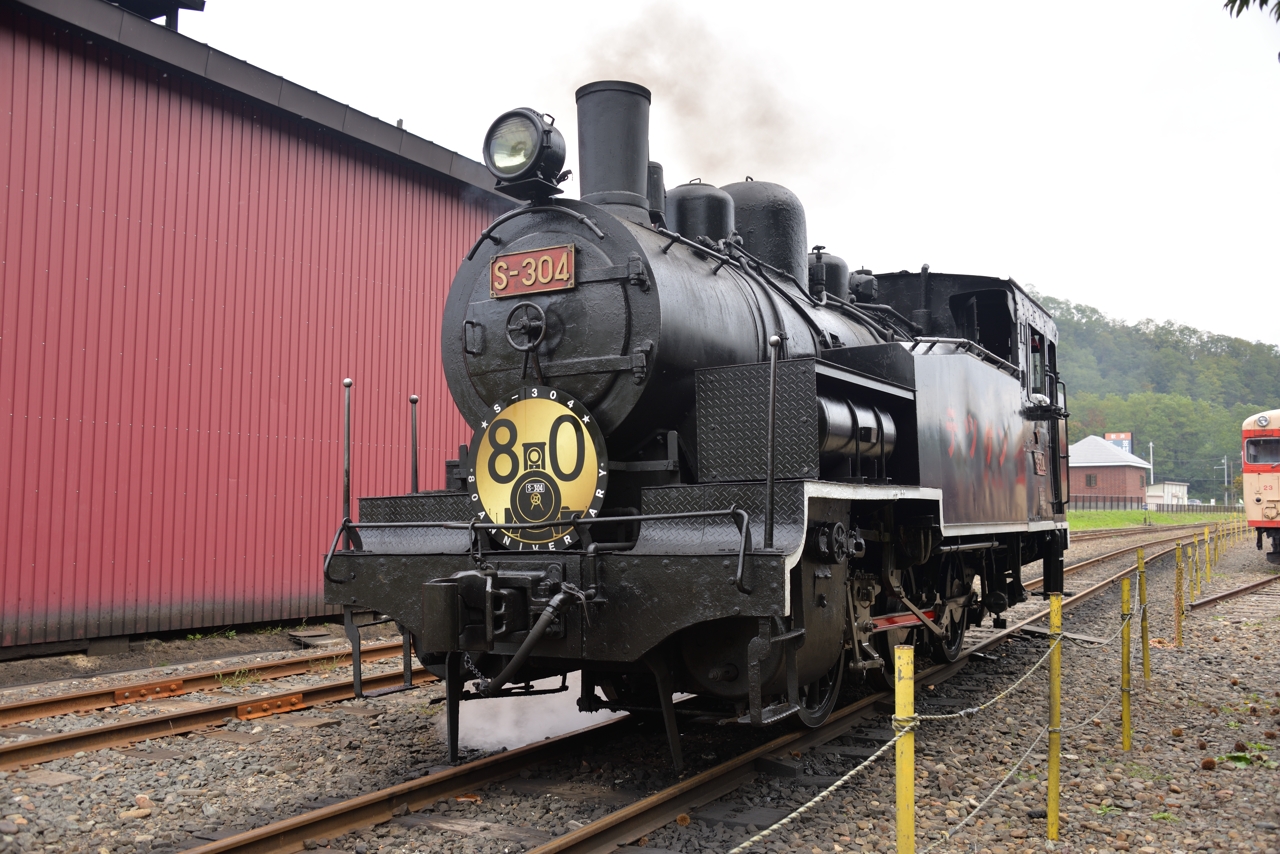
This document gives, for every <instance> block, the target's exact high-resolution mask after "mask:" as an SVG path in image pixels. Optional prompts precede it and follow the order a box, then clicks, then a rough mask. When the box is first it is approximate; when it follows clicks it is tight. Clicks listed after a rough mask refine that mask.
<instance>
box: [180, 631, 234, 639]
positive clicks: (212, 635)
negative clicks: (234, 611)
mask: <svg viewBox="0 0 1280 854" xmlns="http://www.w3.org/2000/svg"><path fill="white" fill-rule="evenodd" d="M235 636H236V630H235V629H224V630H222V631H220V632H210V633H209V634H207V635H205V634H201V633H200V632H192V633H191V634H189V635H187V640H189V641H198V640H205V639H206V638H227V639H228V640H231V639H233V638H235Z"/></svg>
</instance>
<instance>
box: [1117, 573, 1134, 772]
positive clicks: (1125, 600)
mask: <svg viewBox="0 0 1280 854" xmlns="http://www.w3.org/2000/svg"><path fill="white" fill-rule="evenodd" d="M1129 605H1130V603H1129V579H1127V578H1122V579H1120V621H1121V622H1120V746H1121V747H1122V748H1123V749H1124V750H1125V751H1126V752H1127V751H1128V750H1129V748H1130V747H1132V746H1133V744H1132V738H1131V735H1130V731H1129V712H1130V710H1129V693H1130V688H1131V686H1130V684H1129V650H1130V648H1131V647H1130V637H1129V616H1130V614H1131V611H1130V610H1129Z"/></svg>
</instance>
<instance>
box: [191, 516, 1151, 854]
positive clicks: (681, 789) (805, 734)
mask: <svg viewBox="0 0 1280 854" xmlns="http://www.w3.org/2000/svg"><path fill="white" fill-rule="evenodd" d="M1171 539H1176V536H1169V537H1166V538H1163V539H1160V540H1156V541H1154V542H1151V543H1146V544H1143V545H1144V546H1149V545H1158V544H1159V543H1162V542H1167V541H1168V540H1171ZM1137 547H1138V546H1130V547H1128V548H1125V549H1122V550H1119V551H1114V552H1110V553H1108V554H1106V555H1101V556H1099V557H1095V558H1091V559H1089V560H1087V561H1081V562H1080V563H1077V564H1074V565H1073V566H1071V567H1068V568H1067V569H1066V570H1065V572H1066V573H1067V574H1072V575H1078V574H1079V573H1081V572H1083V571H1085V570H1086V569H1088V568H1090V567H1095V566H1097V565H1099V564H1101V563H1103V562H1105V561H1109V560H1114V559H1116V558H1117V557H1121V556H1123V555H1125V554H1127V553H1129V552H1132V551H1133V550H1134V548H1137ZM1173 551H1174V549H1173V548H1167V549H1164V550H1162V551H1160V552H1156V553H1153V554H1150V555H1148V556H1147V561H1148V563H1149V564H1150V563H1151V562H1153V561H1156V560H1159V559H1160V558H1162V557H1165V556H1167V555H1170V554H1172V553H1173ZM1136 571H1137V565H1136V564H1134V565H1131V566H1128V567H1126V568H1124V569H1122V570H1121V571H1119V572H1116V573H1113V574H1110V575H1107V576H1105V577H1103V578H1102V579H1101V580H1098V581H1096V582H1094V583H1092V584H1090V585H1089V586H1088V587H1086V588H1085V589H1083V590H1081V591H1080V592H1078V593H1075V594H1073V595H1071V596H1070V597H1069V598H1067V599H1065V600H1064V602H1063V607H1064V608H1072V607H1075V606H1076V605H1078V604H1079V603H1081V602H1084V601H1086V600H1088V599H1090V598H1092V597H1093V596H1096V595H1098V594H1099V593H1101V592H1102V591H1104V590H1106V589H1107V588H1109V587H1110V586H1112V585H1113V584H1116V583H1118V582H1119V580H1120V579H1122V578H1124V577H1126V576H1128V575H1130V574H1132V573H1134V572H1136ZM1035 584H1036V582H1028V583H1027V586H1028V587H1032V586H1035ZM1006 614H1007V615H1009V617H1011V619H1009V624H1008V626H1007V627H1006V628H1004V629H999V630H991V631H989V632H985V633H981V634H979V635H978V636H976V637H974V636H972V635H971V641H970V642H969V643H968V645H967V646H966V649H965V650H964V651H963V652H962V653H961V656H960V658H959V659H957V661H956V662H954V663H952V664H946V665H940V666H934V667H930V668H927V669H924V670H922V671H921V672H919V673H918V674H917V675H916V680H917V682H920V681H924V680H928V681H929V682H930V683H937V682H939V681H942V680H944V679H946V678H948V677H950V676H953V675H954V674H956V673H958V672H959V671H960V670H961V669H962V668H963V667H964V665H965V663H966V661H967V659H968V658H970V657H971V656H973V655H974V654H975V653H979V652H983V651H985V650H988V649H990V648H992V647H994V646H996V645H998V644H1000V643H1001V642H1003V641H1004V640H1005V639H1007V638H1008V637H1009V636H1010V635H1012V634H1013V633H1015V632H1018V631H1020V630H1022V629H1024V628H1026V627H1028V626H1031V625H1032V624H1034V623H1036V622H1038V621H1040V620H1043V619H1045V618H1046V617H1047V615H1048V609H1047V607H1044V606H1043V605H1042V603H1037V602H1036V601H1035V600H1030V601H1028V602H1024V603H1022V604H1021V605H1018V606H1015V607H1014V608H1011V609H1010V610H1009V611H1007V612H1006ZM975 634H978V633H975ZM890 699H891V696H890V694H889V693H888V692H880V693H876V694H872V695H870V696H867V697H864V698H862V699H860V700H858V701H857V702H855V703H852V704H850V705H847V706H844V707H842V708H840V709H837V710H836V711H835V712H833V713H832V715H831V717H830V718H829V719H828V720H827V722H826V723H824V724H823V725H822V726H820V727H817V728H814V729H808V730H803V731H796V732H789V733H785V734H782V735H779V736H778V737H777V738H774V739H772V740H770V741H768V742H766V743H764V744H761V745H759V746H757V747H754V748H752V749H750V750H748V751H746V752H744V753H742V754H740V755H739V756H736V757H734V758H733V759H730V760H728V761H725V762H722V763H721V764H719V765H717V766H715V767H713V768H710V769H707V770H705V771H702V772H701V773H698V774H695V775H694V776H692V777H690V778H688V779H686V780H682V781H680V782H678V783H676V784H675V785H673V786H671V787H668V788H666V789H663V790H661V791H659V792H656V793H654V794H652V795H649V796H648V797H645V798H641V799H640V800H638V801H636V802H634V803H631V804H629V805H627V806H624V807H622V808H621V809H618V810H616V811H614V812H612V813H610V814H608V815H606V816H604V817H602V818H599V819H597V820H595V821H592V822H590V823H588V824H585V825H583V826H582V827H580V828H578V829H576V830H571V831H570V832H568V833H565V834H564V835H562V836H559V837H556V838H554V839H551V840H549V841H547V842H545V843H544V844H542V845H541V846H540V847H538V848H536V849H534V851H535V854H563V852H572V854H586V853H587V852H611V851H614V850H615V849H616V847H617V846H618V845H623V844H626V843H628V842H631V841H633V840H635V839H637V838H639V837H640V836H642V835H643V834H645V833H647V832H649V831H651V830H653V829H655V828H657V827H661V826H662V825H664V824H666V823H668V822H669V821H671V820H673V819H674V818H676V817H677V816H679V815H681V814H687V813H689V812H690V811H691V810H693V809H695V808H697V807H698V806H701V805H704V804H707V803H709V802H710V801H714V800H715V799H717V798H719V797H722V796H723V795H725V794H727V793H728V792H731V791H733V790H734V789H737V788H738V787H740V786H742V785H743V784H744V783H746V782H747V781H749V780H751V779H753V778H754V777H755V776H756V774H757V772H756V770H755V764H756V762H757V760H760V759H763V758H765V757H769V756H772V755H775V754H784V753H792V754H797V753H799V752H801V751H803V750H806V749H808V748H811V747H816V746H819V745H822V744H824V743H827V742H830V741H832V740H833V739H835V738H838V737H840V736H841V735H844V734H846V733H848V732H849V731H850V730H851V729H852V728H853V727H854V726H856V725H857V724H858V723H859V722H860V721H862V720H864V719H865V718H867V717H869V716H871V715H873V714H876V713H878V712H877V711H876V707H877V705H878V704H884V703H886V702H888V701H889V700H890ZM631 726H633V719H632V718H630V717H623V718H619V719H616V720H613V721H607V722H605V723H601V724H598V725H596V726H593V727H590V728H588V729H584V730H579V731H577V732H573V733H568V734H566V735H562V736H559V737H556V738H552V739H547V740H544V741H540V742H535V743H533V744H529V745H526V746H524V747H520V748H517V749H515V750H510V751H506V752H504V753H500V754H496V755H493V756H489V757H486V758H484V759H481V760H478V761H476V762H469V763H466V764H464V765H460V766H457V767H455V768H451V769H448V770H445V771H442V772H440V773H435V774H429V775H427V776H426V777H422V778H420V779H417V780H411V781H409V782H406V783H401V784H400V785H397V786H393V787H390V788H388V789H384V790H381V791H378V792H371V793H369V794H366V795H362V796H360V797H357V798H353V799H351V800H348V801H343V802H340V803H336V804H332V805H329V806H326V807H323V808H322V809H318V810H314V811H312V812H307V813H302V814H300V815H297V816H293V817H292V818H288V819H284V820H282V821H279V822H274V823H271V824H268V825H264V826H262V827H258V828H255V829H253V830H249V831H245V832H242V833H237V834H234V835H231V836H228V837H226V838H224V839H220V840H217V841H213V842H210V843H208V844H206V845H203V846H200V847H198V848H193V849H191V852H192V854H280V853H281V852H292V851H297V850H300V849H302V848H303V846H304V843H305V842H306V841H308V840H313V839H316V838H325V837H333V836H336V835H340V834H343V833H346V832H349V831H352V830H356V829H359V828H361V827H368V826H371V825H375V824H380V823H382V822H385V821H389V820H391V819H392V818H394V817H396V816H398V815H404V814H405V813H406V811H408V812H416V811H417V810H420V809H422V808H424V807H427V806H431V805H432V804H434V803H435V802H437V801H439V800H441V799H444V798H448V797H453V796H456V795H459V794H463V793H466V792H469V791H474V790H476V789H478V788H479V787H481V786H484V785H486V784H490V783H495V782H498V781H500V780H505V779H509V778H511V777H514V776H515V775H517V774H518V773H519V772H520V771H521V770H523V769H525V768H529V767H532V766H534V765H539V764H542V763H548V762H551V761H553V760H555V759H557V758H559V757H561V756H563V755H564V754H565V753H568V752H573V751H577V750H580V749H582V748H584V747H586V746H588V745H591V744H595V743H599V742H600V741H602V740H605V739H608V740H616V739H617V738H619V737H621V736H622V735H623V734H625V733H626V732H628V730H629V727H631Z"/></svg>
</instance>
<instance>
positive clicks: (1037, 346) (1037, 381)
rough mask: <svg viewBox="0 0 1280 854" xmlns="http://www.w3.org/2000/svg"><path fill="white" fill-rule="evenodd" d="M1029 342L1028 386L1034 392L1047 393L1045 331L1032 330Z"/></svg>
mask: <svg viewBox="0 0 1280 854" xmlns="http://www.w3.org/2000/svg"><path fill="white" fill-rule="evenodd" d="M1030 338H1031V341H1030V343H1029V344H1028V350H1029V357H1028V359H1027V388H1028V389H1029V390H1030V392H1031V393H1032V394H1046V392H1045V381H1044V365H1045V340H1044V333H1042V332H1037V331H1036V330H1034V329H1032V330H1031V335H1030Z"/></svg>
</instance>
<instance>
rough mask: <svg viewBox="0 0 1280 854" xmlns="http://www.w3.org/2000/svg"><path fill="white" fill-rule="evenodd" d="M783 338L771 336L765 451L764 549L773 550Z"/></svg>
mask: <svg viewBox="0 0 1280 854" xmlns="http://www.w3.org/2000/svg"><path fill="white" fill-rule="evenodd" d="M781 347H782V336H780V335H770V336H769V423H768V430H767V432H768V437H767V439H766V442H765V451H764V454H765V456H764V547H765V548H766V549H771V548H773V457H774V453H773V451H774V448H773V445H774V438H775V433H776V430H777V422H778V412H777V406H778V350H779V349H780V348H781Z"/></svg>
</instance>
